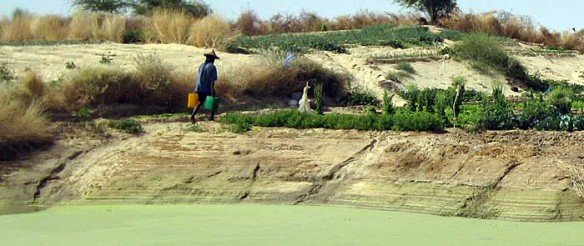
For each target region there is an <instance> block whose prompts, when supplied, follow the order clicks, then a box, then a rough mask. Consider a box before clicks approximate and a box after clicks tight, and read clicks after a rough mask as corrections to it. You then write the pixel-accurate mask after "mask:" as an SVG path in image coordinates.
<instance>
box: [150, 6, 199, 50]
mask: <svg viewBox="0 0 584 246" xmlns="http://www.w3.org/2000/svg"><path fill="white" fill-rule="evenodd" d="M194 22H195V19H194V18H193V17H192V16H191V15H189V14H187V13H185V12H184V11H179V10H171V9H158V10H155V11H154V13H153V14H152V20H151V22H150V23H149V24H150V27H149V33H150V35H151V36H150V37H149V38H148V39H149V40H151V41H155V42H161V43H176V44H185V43H186V42H187V40H188V38H189V32H190V29H191V26H192V24H193V23H194Z"/></svg>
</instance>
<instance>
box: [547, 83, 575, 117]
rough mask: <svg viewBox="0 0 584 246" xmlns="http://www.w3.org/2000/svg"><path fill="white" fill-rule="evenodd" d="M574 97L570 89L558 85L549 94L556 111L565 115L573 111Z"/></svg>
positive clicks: (553, 108) (550, 102)
mask: <svg viewBox="0 0 584 246" xmlns="http://www.w3.org/2000/svg"><path fill="white" fill-rule="evenodd" d="M572 97H573V93H572V91H570V90H569V89H567V88H564V87H556V88H555V89H554V90H552V92H551V93H550V94H549V96H548V98H547V100H548V103H549V104H550V106H551V107H552V110H554V112H555V113H557V114H560V115H565V114H569V113H571V112H572Z"/></svg>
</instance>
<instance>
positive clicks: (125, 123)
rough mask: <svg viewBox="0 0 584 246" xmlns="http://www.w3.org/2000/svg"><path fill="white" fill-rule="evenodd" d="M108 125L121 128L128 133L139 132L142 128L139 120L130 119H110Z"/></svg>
mask: <svg viewBox="0 0 584 246" xmlns="http://www.w3.org/2000/svg"><path fill="white" fill-rule="evenodd" d="M109 127H111V128H113V129H118V130H122V131H124V132H126V133H130V134H139V133H141V132H142V131H143V130H144V129H143V128H142V124H141V123H140V122H138V121H135V120H132V119H124V120H112V121H110V122H109Z"/></svg>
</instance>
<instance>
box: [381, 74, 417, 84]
mask: <svg viewBox="0 0 584 246" xmlns="http://www.w3.org/2000/svg"><path fill="white" fill-rule="evenodd" d="M385 78H386V79H388V80H391V81H395V82H398V83H402V82H403V80H404V79H406V78H412V75H411V74H409V73H407V72H404V71H395V72H394V71H389V72H388V73H387V76H386V77H385Z"/></svg>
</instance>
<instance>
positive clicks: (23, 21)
mask: <svg viewBox="0 0 584 246" xmlns="http://www.w3.org/2000/svg"><path fill="white" fill-rule="evenodd" d="M32 20H33V16H32V15H31V14H30V13H28V12H25V11H21V10H16V11H15V12H14V13H13V16H12V21H11V22H10V23H9V24H6V23H5V24H4V28H3V31H2V40H3V41H7V42H21V41H27V40H31V39H33V38H34V35H33V34H32V32H31V28H30V27H31V23H32Z"/></svg>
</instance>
